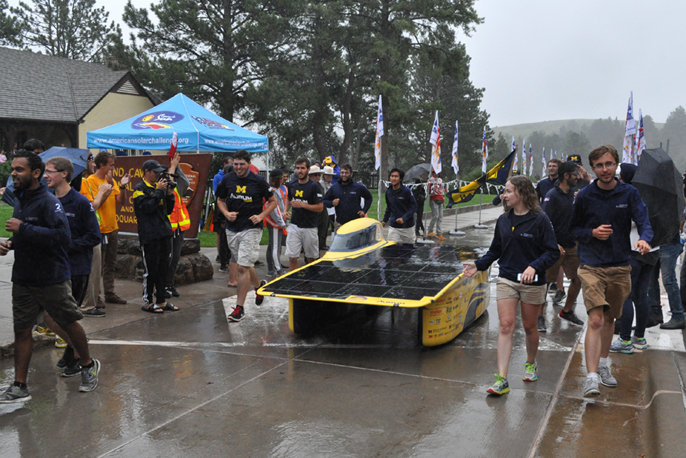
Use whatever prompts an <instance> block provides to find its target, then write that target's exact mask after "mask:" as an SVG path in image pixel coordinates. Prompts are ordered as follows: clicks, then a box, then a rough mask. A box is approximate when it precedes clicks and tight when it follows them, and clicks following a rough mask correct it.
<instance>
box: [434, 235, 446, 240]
mask: <svg viewBox="0 0 686 458" xmlns="http://www.w3.org/2000/svg"><path fill="white" fill-rule="evenodd" d="M436 238H438V240H445V237H443V235H442V234H436Z"/></svg>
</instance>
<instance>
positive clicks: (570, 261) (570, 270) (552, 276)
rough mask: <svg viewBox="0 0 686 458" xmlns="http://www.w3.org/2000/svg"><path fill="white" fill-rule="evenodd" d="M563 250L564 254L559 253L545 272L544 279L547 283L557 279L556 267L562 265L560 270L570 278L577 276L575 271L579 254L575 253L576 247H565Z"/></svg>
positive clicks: (577, 268) (577, 266)
mask: <svg viewBox="0 0 686 458" xmlns="http://www.w3.org/2000/svg"><path fill="white" fill-rule="evenodd" d="M564 250H565V254H562V253H560V259H558V260H557V262H556V263H555V264H553V266H552V267H551V268H550V269H548V270H546V272H545V280H546V281H547V282H548V283H553V282H555V281H557V269H559V268H560V267H562V271H563V272H564V273H565V275H566V276H567V278H569V279H570V280H574V279H575V278H578V277H579V274H578V273H577V271H578V270H579V255H577V253H576V247H573V248H565V249H564Z"/></svg>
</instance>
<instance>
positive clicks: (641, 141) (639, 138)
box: [634, 110, 646, 165]
mask: <svg viewBox="0 0 686 458" xmlns="http://www.w3.org/2000/svg"><path fill="white" fill-rule="evenodd" d="M645 149H646V138H645V133H644V131H643V112H642V111H641V110H638V131H637V134H636V153H635V154H634V164H636V165H638V163H639V162H640V160H641V155H642V154H643V150H645Z"/></svg>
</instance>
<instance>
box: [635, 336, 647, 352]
mask: <svg viewBox="0 0 686 458" xmlns="http://www.w3.org/2000/svg"><path fill="white" fill-rule="evenodd" d="M631 345H633V346H634V348H638V349H639V350H647V349H648V341H647V340H646V338H645V337H636V336H633V337H632V338H631Z"/></svg>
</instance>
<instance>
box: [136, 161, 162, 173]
mask: <svg viewBox="0 0 686 458" xmlns="http://www.w3.org/2000/svg"><path fill="white" fill-rule="evenodd" d="M141 168H142V169H143V170H152V171H153V172H155V173H160V172H164V171H165V170H167V168H166V167H163V166H161V165H160V163H159V162H157V161H156V160H154V159H148V160H147V161H145V162H143V167H141Z"/></svg>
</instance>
